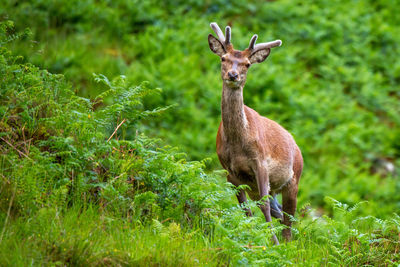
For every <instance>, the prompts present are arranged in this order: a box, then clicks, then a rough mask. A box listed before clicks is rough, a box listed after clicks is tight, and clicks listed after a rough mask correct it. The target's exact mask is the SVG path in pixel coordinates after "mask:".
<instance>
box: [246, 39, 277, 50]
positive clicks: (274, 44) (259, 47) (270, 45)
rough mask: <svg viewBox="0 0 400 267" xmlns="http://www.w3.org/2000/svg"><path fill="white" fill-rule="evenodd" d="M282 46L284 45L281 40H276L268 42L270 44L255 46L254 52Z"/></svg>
mask: <svg viewBox="0 0 400 267" xmlns="http://www.w3.org/2000/svg"><path fill="white" fill-rule="evenodd" d="M281 45H282V41H281V40H275V41H272V42H268V43H261V44H256V45H255V46H254V49H253V52H256V51H258V50H262V49H267V48H273V47H277V46H281Z"/></svg>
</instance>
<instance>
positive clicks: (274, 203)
mask: <svg viewBox="0 0 400 267" xmlns="http://www.w3.org/2000/svg"><path fill="white" fill-rule="evenodd" d="M269 206H270V210H271V216H272V217H274V218H277V219H280V220H283V214H282V206H281V205H280V204H279V202H278V200H277V199H276V195H275V194H273V197H272V198H270V200H269Z"/></svg>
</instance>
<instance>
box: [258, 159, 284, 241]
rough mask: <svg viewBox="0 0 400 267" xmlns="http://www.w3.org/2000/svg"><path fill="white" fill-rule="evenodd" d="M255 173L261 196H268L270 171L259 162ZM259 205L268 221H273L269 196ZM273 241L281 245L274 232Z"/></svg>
mask: <svg viewBox="0 0 400 267" xmlns="http://www.w3.org/2000/svg"><path fill="white" fill-rule="evenodd" d="M255 174H256V180H257V185H258V191H259V194H260V197H261V198H264V197H265V196H268V194H269V193H270V192H269V190H270V188H269V177H268V171H267V169H266V168H265V167H264V166H263V165H262V164H257V167H256V169H255ZM259 207H260V209H261V211H262V213H263V214H264V217H265V220H266V221H267V222H271V221H272V219H271V207H270V200H269V198H266V199H265V200H264V203H263V204H260V205H259ZM272 241H273V242H274V244H275V245H279V241H278V238H276V235H275V234H272Z"/></svg>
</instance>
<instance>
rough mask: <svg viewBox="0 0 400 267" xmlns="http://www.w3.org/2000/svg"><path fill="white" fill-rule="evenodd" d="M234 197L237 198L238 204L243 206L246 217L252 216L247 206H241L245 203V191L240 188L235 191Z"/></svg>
mask: <svg viewBox="0 0 400 267" xmlns="http://www.w3.org/2000/svg"><path fill="white" fill-rule="evenodd" d="M236 197H237V199H238V201H239V203H240V205H241V206H242V207H243V209H244V210H245V211H246V215H247V216H248V217H250V216H253V214H252V213H251V209H249V208H244V206H243V204H246V203H247V198H246V192H245V191H244V190H243V189H241V190H240V191H239V192H238V193H237V195H236Z"/></svg>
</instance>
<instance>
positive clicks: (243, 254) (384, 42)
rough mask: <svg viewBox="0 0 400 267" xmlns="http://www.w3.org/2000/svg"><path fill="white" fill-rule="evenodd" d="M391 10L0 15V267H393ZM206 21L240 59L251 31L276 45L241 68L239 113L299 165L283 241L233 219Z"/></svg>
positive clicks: (96, 5) (29, 6)
mask: <svg viewBox="0 0 400 267" xmlns="http://www.w3.org/2000/svg"><path fill="white" fill-rule="evenodd" d="M398 13H400V5H399V4H397V3H396V2H394V1H389V0H387V1H386V0H379V1H347V2H342V3H340V2H332V1H313V2H309V3H307V4H305V3H303V2H302V1H287V0H283V1H273V2H259V1H247V2H245V1H225V0H216V1H178V0H175V1H169V2H168V3H160V2H159V1H129V0H121V1H65V0H57V1H46V0H31V1H13V0H11V1H4V0H0V81H1V82H0V118H1V120H0V130H1V131H0V151H1V155H0V259H1V261H0V265H5V266H9V265H15V266H21V265H23V266H25V265H35V266H36V265H56V266H58V265H73V266H75V265H79V266H87V265H116V266H118V265H124V266H132V265H133V266H135V265H137V266H148V265H150V266H205V265H206V264H207V265H210V266H228V265H231V266H248V265H251V266H265V265H270V266H280V265H281V266H284V265H290V264H294V265H300V266H320V265H335V266H336V265H342V266H356V265H360V266H361V265H366V266H374V265H378V266H382V265H383V266H391V265H396V264H398V262H399V260H400V256H399V253H398V252H399V249H400V240H399V236H400V235H399V232H400V217H399V215H398V211H399V208H400V195H399V194H398V193H397V192H398V191H399V190H400V180H399V178H400V177H399V171H398V169H396V167H397V166H400V160H399V158H400V141H399V140H400V117H399V116H398V114H399V113H400V104H399V98H400V91H399V89H398V84H399V81H400V80H399V77H400V63H399V61H398V56H399V54H400V51H399V49H400V46H399V43H400V35H399V34H398V25H399V24H400V17H399V16H396V14H398ZM11 21H14V23H12V22H11ZM211 21H217V22H218V23H219V24H220V25H221V26H224V25H226V24H227V23H230V24H232V30H233V33H232V38H233V40H232V41H233V43H234V45H235V47H236V48H239V49H242V48H245V47H246V46H247V44H248V41H249V40H250V37H251V36H252V34H253V33H257V34H258V35H259V40H261V41H270V40H273V39H277V38H280V39H282V40H283V46H282V47H280V48H276V49H275V50H274V51H272V54H271V56H270V57H269V58H268V60H267V61H266V62H265V63H263V64H260V65H256V66H253V67H252V68H251V70H250V71H249V75H248V82H247V85H246V86H245V103H246V104H247V105H249V106H251V107H253V108H254V109H256V110H257V111H259V113H261V114H262V115H266V116H268V117H269V118H271V119H274V120H276V121H277V122H279V123H280V124H282V125H283V126H284V127H285V128H287V129H288V130H290V132H292V133H293V135H294V136H295V139H296V141H297V143H298V144H299V146H300V148H301V149H302V151H303V155H304V159H305V168H304V173H303V176H302V179H301V183H300V193H299V207H298V214H297V216H296V218H295V219H296V220H297V221H296V223H295V224H294V229H293V232H294V240H293V241H292V242H290V243H287V244H281V245H279V246H272V244H271V241H270V237H271V229H270V228H269V227H268V225H267V224H266V223H265V222H264V220H263V217H262V215H261V213H260V212H259V211H258V210H257V208H256V203H254V202H250V203H249V205H250V206H251V207H252V209H253V210H254V211H256V212H255V216H254V217H251V218H247V217H246V216H245V215H244V213H243V211H242V210H241V209H240V207H239V206H238V205H237V202H236V198H235V197H234V194H235V190H236V189H235V188H233V187H231V186H230V185H229V184H227V183H226V182H225V178H224V177H225V173H224V172H223V171H221V170H220V167H219V164H218V161H217V159H216V155H215V151H214V150H215V144H214V143H215V134H216V130H217V127H218V123H219V119H220V117H219V116H220V108H219V105H220V104H219V102H220V94H221V86H222V84H221V81H220V77H219V63H218V59H217V58H216V57H215V55H213V54H212V53H211V52H210V51H209V49H208V44H207V41H206V36H207V34H208V33H211V29H210V28H209V26H208V24H209V22H211ZM93 73H98V74H93ZM99 73H102V74H99ZM107 77H115V78H113V79H111V78H110V79H109V78H107ZM144 81H148V82H144ZM158 87H159V88H162V90H161V89H157V88H158ZM171 145H172V147H170V146H171ZM174 147H176V148H174ZM182 151H183V152H182ZM204 158H209V159H207V160H204ZM382 162H384V163H385V162H386V163H387V162H389V163H391V164H394V166H395V172H392V173H391V172H388V171H387V170H385V168H384V167H383V165H382V164H381V163H382ZM396 213H397V214H396ZM273 224H274V231H277V232H279V231H280V229H282V226H281V225H280V224H279V223H278V222H277V221H274V222H273ZM278 238H280V235H279V234H278Z"/></svg>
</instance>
